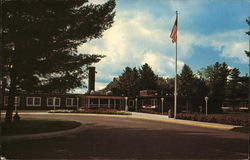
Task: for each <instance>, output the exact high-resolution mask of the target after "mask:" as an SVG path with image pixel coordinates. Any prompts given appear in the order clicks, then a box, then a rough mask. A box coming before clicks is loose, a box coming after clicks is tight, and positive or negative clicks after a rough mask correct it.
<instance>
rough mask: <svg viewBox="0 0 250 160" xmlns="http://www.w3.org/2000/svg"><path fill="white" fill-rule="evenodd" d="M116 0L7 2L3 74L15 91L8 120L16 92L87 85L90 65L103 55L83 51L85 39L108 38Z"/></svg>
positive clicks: (31, 0) (4, 13)
mask: <svg viewBox="0 0 250 160" xmlns="http://www.w3.org/2000/svg"><path fill="white" fill-rule="evenodd" d="M114 8H115V1H114V0H109V1H107V2H106V3H104V4H103V5H93V4H87V0H82V1H80V0H71V1H51V0H45V1H36V0H20V1H3V2H2V11H3V12H2V13H3V15H2V17H3V26H2V27H3V31H2V34H3V35H2V36H3V54H2V55H1V56H2V57H3V58H2V59H3V62H2V63H3V66H2V67H3V76H4V81H5V82H6V83H5V84H6V87H7V88H8V89H9V105H8V110H7V116H6V120H7V121H11V116H12V115H11V114H12V106H13V100H14V95H15V94H16V92H17V91H26V92H35V91H41V92H51V91H56V92H63V93H64V92H66V91H69V90H70V89H72V88H75V87H81V86H82V83H83V82H82V79H83V78H85V76H86V73H85V71H84V70H83V69H84V68H83V67H84V66H85V67H86V65H89V64H92V63H96V62H99V61H100V60H101V58H103V56H101V55H90V54H86V53H82V54H79V53H77V48H78V47H79V46H80V45H82V44H83V43H85V42H87V41H89V40H91V39H94V38H100V37H102V33H103V32H104V31H105V30H107V29H108V28H110V27H111V26H112V23H113V18H114V15H115V12H114Z"/></svg>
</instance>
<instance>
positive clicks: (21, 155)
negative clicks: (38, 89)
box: [2, 115, 248, 159]
mask: <svg viewBox="0 0 250 160" xmlns="http://www.w3.org/2000/svg"><path fill="white" fill-rule="evenodd" d="M22 117H26V118H57V119H68V120H76V121H80V122H81V123H82V125H83V127H82V130H80V131H77V132H74V133H70V134H65V135H63V134H62V135H61V136H60V135H58V136H57V137H50V138H45V139H38V140H24V141H18V142H8V143H7V142H6V143H4V144H2V153H3V156H5V157H7V158H10V159H15V158H16V159H38V158H39V159H103V158H105V159H141V158H143V159H160V158H162V159H183V158H188V159H206V158H208V159H211V158H212V159H221V158H222V159H243V158H244V159H246V158H247V157H248V134H244V133H237V132H231V131H225V130H216V129H210V128H201V127H195V126H188V125H181V124H173V123H166V122H157V121H151V120H141V119H130V118H120V117H119V118H116V117H99V116H98V117H96V116H69V115H68V116H62V115H61V116H59V115H57V116H55V115H22ZM16 148H18V150H16Z"/></svg>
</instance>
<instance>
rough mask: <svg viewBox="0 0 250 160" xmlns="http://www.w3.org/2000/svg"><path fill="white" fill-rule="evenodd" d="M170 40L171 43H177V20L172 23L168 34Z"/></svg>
mask: <svg viewBox="0 0 250 160" xmlns="http://www.w3.org/2000/svg"><path fill="white" fill-rule="evenodd" d="M170 38H171V39H172V42H173V43H176V41H177V18H176V20H175V22H174V26H173V29H172V32H171V34H170Z"/></svg>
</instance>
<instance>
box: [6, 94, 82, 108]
mask: <svg viewBox="0 0 250 160" xmlns="http://www.w3.org/2000/svg"><path fill="white" fill-rule="evenodd" d="M4 105H5V106H7V105H8V96H4ZM60 105H61V98H59V97H48V98H47V106H48V107H53V106H55V107H59V106H60ZM14 106H20V97H18V96H15V102H14ZM26 106H41V97H26ZM74 106H77V100H76V99H75V98H66V107H74Z"/></svg>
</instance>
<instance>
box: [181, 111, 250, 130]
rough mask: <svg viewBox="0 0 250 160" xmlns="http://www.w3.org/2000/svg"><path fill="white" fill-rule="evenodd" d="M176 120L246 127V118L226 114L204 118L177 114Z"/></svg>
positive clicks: (188, 114) (197, 115)
mask: <svg viewBox="0 0 250 160" xmlns="http://www.w3.org/2000/svg"><path fill="white" fill-rule="evenodd" d="M176 118H177V119H184V120H193V121H202V122H211V123H222V124H230V125H239V126H246V127H247V126H248V125H249V119H248V117H239V116H238V117H235V116H231V115H226V114H220V115H219V114H212V115H207V116H205V115H204V114H197V113H194V114H191V113H179V114H177V115H176Z"/></svg>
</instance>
